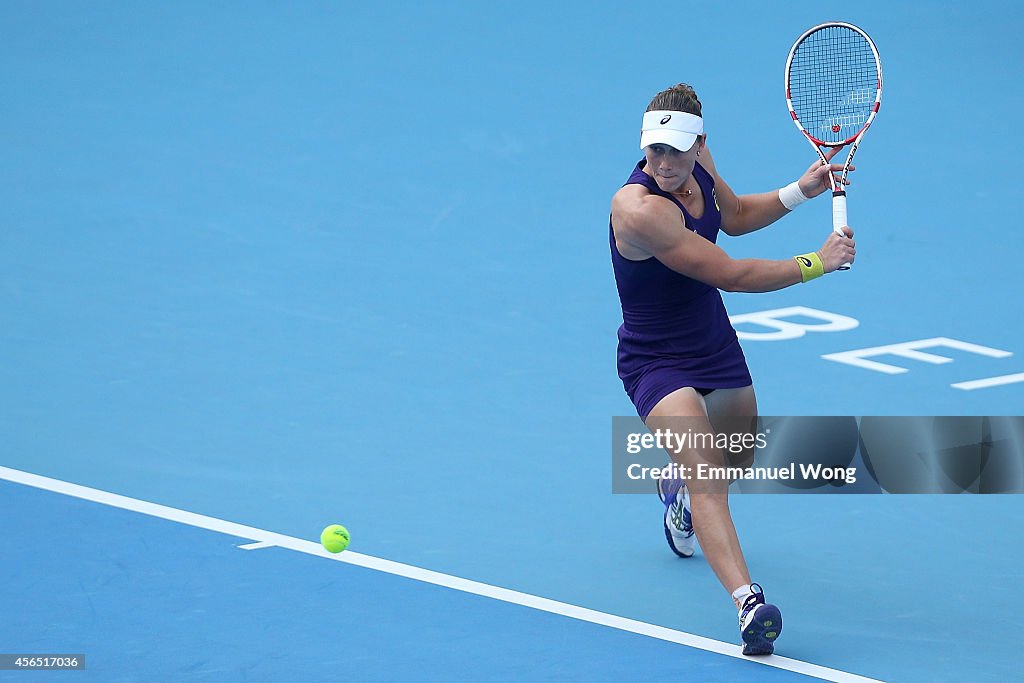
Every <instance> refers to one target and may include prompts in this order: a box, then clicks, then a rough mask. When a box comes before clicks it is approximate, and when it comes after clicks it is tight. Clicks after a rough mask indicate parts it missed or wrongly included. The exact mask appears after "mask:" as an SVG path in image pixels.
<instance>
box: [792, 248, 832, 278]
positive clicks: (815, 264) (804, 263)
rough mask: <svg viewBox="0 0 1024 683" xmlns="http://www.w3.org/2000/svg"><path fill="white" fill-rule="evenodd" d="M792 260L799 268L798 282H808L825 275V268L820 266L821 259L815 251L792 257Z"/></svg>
mask: <svg viewBox="0 0 1024 683" xmlns="http://www.w3.org/2000/svg"><path fill="white" fill-rule="evenodd" d="M793 259H794V260H795V261H796V264H797V265H798V266H800V282H809V281H811V280H813V279H814V278H816V277H821V276H822V275H824V274H825V266H823V265H821V257H820V256H818V252H816V251H812V252H811V253H809V254H800V255H799V256H794V257H793Z"/></svg>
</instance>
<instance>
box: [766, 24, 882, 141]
mask: <svg viewBox="0 0 1024 683" xmlns="http://www.w3.org/2000/svg"><path fill="white" fill-rule="evenodd" d="M881 104H882V62H881V60H880V59H879V57H878V48H876V47H875V43H874V41H872V40H871V38H870V36H868V34H867V33H865V32H864V31H863V30H862V29H860V28H858V27H856V26H854V25H853V24H847V23H843V22H829V23H825V24H819V25H818V26H815V27H813V28H810V29H808V30H807V31H805V32H804V34H803V35H801V36H800V37H799V38H797V40H796V42H795V43H794V44H793V47H792V48H790V51H789V57H788V58H787V59H786V106H788V107H789V113H790V115H791V116H792V118H793V122H794V123H795V124H796V127H797V128H798V129H799V130H800V132H802V133H803V134H804V135H806V136H807V137H808V138H809V139H810V141H811V142H812V143H814V144H815V145H818V146H821V147H841V146H843V145H847V144H849V143H851V142H853V141H855V140H857V139H858V138H859V137H860V136H861V135H863V134H864V131H866V130H867V128H868V126H870V125H871V122H872V121H873V120H874V118H875V115H876V114H877V113H878V109H879V107H880V106H881Z"/></svg>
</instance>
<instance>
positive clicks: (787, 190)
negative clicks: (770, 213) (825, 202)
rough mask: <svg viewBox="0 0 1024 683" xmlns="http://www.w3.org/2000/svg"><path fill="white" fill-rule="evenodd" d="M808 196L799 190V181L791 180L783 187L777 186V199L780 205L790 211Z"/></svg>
mask: <svg viewBox="0 0 1024 683" xmlns="http://www.w3.org/2000/svg"><path fill="white" fill-rule="evenodd" d="M808 199H810V197H807V196H805V195H804V193H803V192H801V191H800V183H798V182H796V181H793V182H792V183H790V184H789V185H786V186H785V187H782V188H779V201H780V202H782V205H783V206H784V207H786V208H787V209H789V210H790V211H792V210H793V209H795V208H796V207H798V206H800V205H801V204H803V203H804V202H806V201H807V200H808Z"/></svg>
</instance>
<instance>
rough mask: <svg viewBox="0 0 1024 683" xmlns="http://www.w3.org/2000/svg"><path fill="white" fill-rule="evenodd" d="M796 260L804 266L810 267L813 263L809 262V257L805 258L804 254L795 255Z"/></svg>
mask: <svg viewBox="0 0 1024 683" xmlns="http://www.w3.org/2000/svg"><path fill="white" fill-rule="evenodd" d="M796 260H797V261H799V262H800V263H801V264H803V266H804V268H810V267H811V266H813V265H814V264H813V263H811V259H809V258H807V257H806V256H797V257H796Z"/></svg>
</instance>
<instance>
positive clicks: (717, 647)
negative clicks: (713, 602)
mask: <svg viewBox="0 0 1024 683" xmlns="http://www.w3.org/2000/svg"><path fill="white" fill-rule="evenodd" d="M0 479H6V480H8V481H12V482H15V483H18V484H24V485H25V486H32V487H34V488H38V489H44V490H46V491H52V492H54V493H62V494H64V495H67V496H73V497H75V498H82V499H84V500H89V501H92V502H95V503H102V504H104V505H109V506H111V507H116V508H121V509H123V510H131V511H133V512H139V513H142V514H144V515H150V516H152V517H159V518H160V519H166V520H170V521H172V522H178V523H180V524H188V525H189V526H194V527H198V528H200V529H207V530H209V531H217V532H220V533H222V534H228V535H229V536H238V537H240V538H247V539H250V540H252V541H256V542H258V543H260V544H263V545H264V546H278V547H281V548H287V549H289V550H294V551H296V552H300V553H305V554H307V555H316V556H317V557H321V558H323V559H326V560H334V561H336V562H345V563H347V564H352V565H356V566H359V567H366V568H368V569H376V570H377V571H381V572H385V573H387V574H393V575H395V576H403V577H405V578H408V579H413V580H416V581H422V582H424V583H432V584H434V585H437V586H444V587H446V588H451V589H454V590H457V591H462V592H464V593H472V594H474V595H481V596H484V597H487V598H492V599H494V600H500V601H502V602H509V603H512V604H516V605H522V606H524V607H532V608H533V609H537V610H541V611H543V612H550V613H552V614H560V615H562V616H565V617H569V618H571V619H578V620H580V621H587V622H590V623H592V624H600V625H602V626H608V627H610V628H614V629H618V630H620V631H627V632H629V633H637V634H639V635H644V636H649V637H651V638H657V639H659V640H665V641H668V642H671V643H679V644H680V645H686V646H687V647H692V648H696V649H698V650H705V651H707V652H714V653H716V654H720V655H724V656H726V657H734V658H736V659H742V660H744V661H747V662H752V663H757V664H762V665H765V666H772V667H775V668H778V669H786V670H787V671H792V672H794V673H801V674H805V675H807V676H813V677H814V678H819V679H821V680H825V681H834V682H835V683H882V682H881V681H878V680H877V679H874V678H866V677H864V676H858V675H857V674H851V673H846V672H845V671H838V670H836V669H830V668H828V667H824V666H818V665H817V664H810V663H808V662H802V661H800V660H798V659H789V658H788V657H780V656H778V655H770V656H768V657H757V658H752V657H744V656H743V654H742V653H741V652H740V647H739V646H738V645H733V644H731V643H724V642H722V641H719V640H712V639H711V638H704V637H703V636H697V635H693V634H691V633H685V632H683V631H676V630H674V629H670V628H665V627H664V626H656V625H654V624H648V623H646V622H643V621H636V620H635V619H627V618H625V617H619V616H615V615H614V614H606V613H604V612H598V611H596V610H592V609H587V608H586V607H578V606H576V605H570V604H568V603H565V602H558V601H557V600H550V599H548V598H541V597H538V596H536V595H530V594H529V593H520V592H519V591H514V590H509V589H507V588H500V587H498V586H491V585H489V584H486V583H480V582H478V581H471V580H469V579H462V578H459V577H457V576H451V575H449V574H442V573H440V572H435V571H431V570H429V569H422V568H420V567H414V566H412V565H408V564H402V563H400V562H392V561H391V560H384V559H381V558H379V557H372V556H370V555H362V554H360V553H356V552H352V551H351V550H346V551H345V552H343V553H339V554H337V555H332V554H331V553H329V552H327V551H326V550H325V549H324V548H323V546H321V545H320V544H319V543H317V542H316V541H306V540H303V539H300V538H294V537H292V536H285V535H283V534H277V533H274V532H273V531H266V530H264V529H257V528H255V527H251V526H245V525H244V524H236V523H235V522H228V521H225V520H223V519H217V518H216V517H207V516H205V515H199V514H196V513H194V512H188V511H186V510H179V509H177V508H172V507H168V506H166V505H158V504H156V503H149V502H147V501H144V500H138V499H136V498H128V497H127V496H121V495H118V494H116V493H108V492H107V491H100V490H99V489H93V488H89V487H86V486H80V485H78V484H72V483H70V482H66V481H61V480H59V479H50V478H49V477H43V476H40V475H38V474H32V473H30V472H22V471H21V470H14V469H11V468H9V467H3V466H0ZM250 545H252V544H250Z"/></svg>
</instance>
